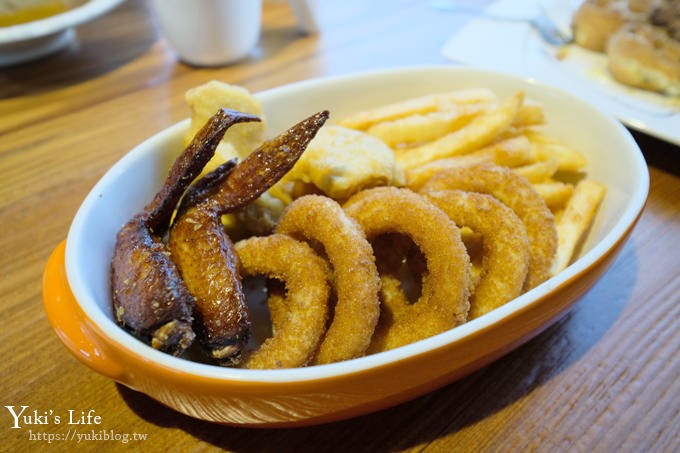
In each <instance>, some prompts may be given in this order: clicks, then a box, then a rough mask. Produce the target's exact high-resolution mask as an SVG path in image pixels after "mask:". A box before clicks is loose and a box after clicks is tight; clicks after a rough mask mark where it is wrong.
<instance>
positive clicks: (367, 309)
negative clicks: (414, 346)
mask: <svg viewBox="0 0 680 453" xmlns="http://www.w3.org/2000/svg"><path fill="white" fill-rule="evenodd" d="M276 232H277V233H282V234H288V235H290V236H292V237H293V238H295V239H298V240H307V241H318V242H319V243H320V244H321V245H322V246H323V249H324V252H325V254H326V256H327V257H328V261H330V264H331V266H332V268H333V274H334V280H335V289H336V293H337V303H336V304H335V308H334V312H333V316H332V319H331V323H330V325H329V327H328V330H327V332H326V336H325V337H324V339H323V341H322V343H321V346H320V347H319V352H318V354H317V356H316V357H315V359H314V360H313V362H312V363H315V364H323V363H331V362H338V361H341V360H348V359H352V358H355V357H360V356H362V355H364V354H365V352H366V349H367V348H368V345H369V344H370V341H371V336H372V335H373V331H374V330H375V326H376V324H377V322H378V316H379V315H380V302H379V299H378V291H379V289H380V279H379V278H378V271H377V269H376V266H375V258H374V257H373V251H372V249H371V245H370V244H369V243H368V241H367V240H366V237H365V236H364V233H363V232H362V231H361V229H360V228H359V226H358V225H357V224H356V222H355V221H354V220H352V219H351V218H350V217H349V216H348V215H347V214H345V212H344V211H343V209H342V207H341V206H340V205H339V204H338V203H337V202H336V201H334V200H332V199H330V198H328V197H324V196H320V195H305V196H303V197H300V198H298V199H296V200H295V201H294V202H293V203H291V204H290V205H289V206H288V207H287V208H286V210H285V211H284V213H283V215H282V216H281V218H280V219H279V224H278V225H277V227H276Z"/></svg>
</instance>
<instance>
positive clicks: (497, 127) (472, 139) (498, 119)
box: [396, 92, 524, 170]
mask: <svg viewBox="0 0 680 453" xmlns="http://www.w3.org/2000/svg"><path fill="white" fill-rule="evenodd" d="M523 100H524V93H522V92H517V93H515V94H514V95H513V96H511V97H510V98H508V99H507V100H505V101H504V102H503V103H501V104H500V105H499V106H498V108H496V109H493V110H490V111H488V112H486V113H483V114H482V115H479V116H478V117H476V118H474V119H473V120H472V121H470V123H469V124H468V125H467V126H465V127H463V128H462V129H459V130H457V131H454V132H451V133H450V134H447V135H445V136H443V137H441V138H439V139H437V140H435V141H433V142H430V143H427V144H425V145H422V146H418V147H415V148H409V149H406V150H401V152H398V153H396V157H397V162H399V163H400V164H401V165H402V166H403V167H404V168H405V169H407V170H408V169H411V168H415V167H417V166H418V165H422V164H425V163H427V162H431V161H433V160H436V159H442V158H444V157H451V156H456V155H461V154H465V153H469V152H471V151H473V150H475V149H478V148H481V147H483V146H486V145H488V144H489V143H491V142H492V141H493V140H494V139H495V138H496V137H497V136H498V135H499V134H500V133H501V132H503V131H504V130H506V129H507V128H508V127H510V125H511V124H512V122H513V121H514V119H515V116H516V115H517V111H518V110H519V108H520V106H521V105H522V102H523Z"/></svg>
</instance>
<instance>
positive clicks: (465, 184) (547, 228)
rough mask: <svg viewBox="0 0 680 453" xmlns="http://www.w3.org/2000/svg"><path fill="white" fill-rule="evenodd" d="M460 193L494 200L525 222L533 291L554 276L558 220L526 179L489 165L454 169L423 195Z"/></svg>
mask: <svg viewBox="0 0 680 453" xmlns="http://www.w3.org/2000/svg"><path fill="white" fill-rule="evenodd" d="M447 189H459V190H464V191H468V192H480V193H486V194H489V195H492V196H494V197H495V198H497V199H498V200H499V201H501V202H502V203H504V204H505V205H507V206H508V207H509V208H510V209H512V210H513V211H515V213H516V214H517V216H518V217H519V218H520V219H522V222H523V223H524V226H525V228H526V231H527V235H528V236H529V247H530V249H529V255H530V258H529V274H528V275H527V280H526V282H525V284H524V289H525V290H529V289H531V288H533V287H535V286H537V285H539V284H540V283H542V282H543V281H545V280H547V279H548V278H549V277H550V276H551V268H552V263H553V260H554V259H555V256H556V253H557V230H556V227H555V219H554V217H553V215H552V213H551V212H550V209H548V207H547V205H546V204H545V201H544V200H543V199H542V198H541V196H540V195H539V194H538V193H537V192H536V190H534V188H533V187H532V186H531V183H529V182H528V181H527V180H526V179H525V178H523V177H522V176H520V175H518V174H516V173H514V172H513V171H512V170H510V169H509V168H506V167H500V166H498V165H493V164H489V163H483V164H478V165H471V166H468V167H459V168H451V169H447V170H445V171H442V172H441V173H438V174H436V175H434V176H433V177H432V178H430V179H429V180H428V181H427V182H426V183H425V184H424V185H423V188H422V190H421V192H423V193H426V192H428V191H437V190H447Z"/></svg>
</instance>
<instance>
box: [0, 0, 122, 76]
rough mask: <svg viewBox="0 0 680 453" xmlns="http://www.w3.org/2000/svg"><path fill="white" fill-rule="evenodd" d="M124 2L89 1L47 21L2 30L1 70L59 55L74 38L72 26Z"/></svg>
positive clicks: (36, 21) (41, 20) (0, 48)
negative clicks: (54, 54) (55, 53)
mask: <svg viewBox="0 0 680 453" xmlns="http://www.w3.org/2000/svg"><path fill="white" fill-rule="evenodd" d="M124 1H125V0H89V1H86V2H85V3H83V4H82V5H80V6H78V7H75V8H73V9H70V10H67V11H65V12H63V13H59V14H56V15H53V16H49V17H46V18H44V19H38V20H34V21H31V22H26V23H21V24H17V25H10V26H7V27H0V67H6V66H12V65H16V64H20V63H25V62H28V61H31V60H35V59H36V58H40V57H43V56H46V55H49V54H51V53H53V52H56V51H57V50H59V49H62V48H63V47H65V46H66V45H67V44H68V43H70V42H71V41H73V39H74V38H75V31H74V30H73V27H75V26H76V25H79V24H82V23H84V22H87V21H90V20H92V19H94V18H96V17H98V16H100V15H102V14H104V13H106V12H108V11H110V10H111V9H113V8H114V7H116V6H118V5H119V4H121V3H123V2H124Z"/></svg>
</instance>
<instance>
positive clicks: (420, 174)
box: [406, 135, 533, 190]
mask: <svg viewBox="0 0 680 453" xmlns="http://www.w3.org/2000/svg"><path fill="white" fill-rule="evenodd" d="M482 162H492V163H495V164H496V165H502V166H505V167H516V166H518V165H523V164H527V163H529V162H533V154H532V150H531V144H530V143H529V140H528V139H527V138H526V137H524V136H522V135H520V136H517V137H512V138H509V139H506V140H502V141H500V142H497V143H493V144H491V145H488V146H486V147H484V148H481V149H478V150H476V151H472V152H470V153H468V154H463V155H462V156H454V157H447V158H444V159H437V160H434V161H432V162H428V163H427V164H424V165H420V166H418V167H415V168H413V169H411V170H407V171H406V180H407V185H408V186H409V187H411V188H413V189H416V190H417V189H418V188H420V187H421V186H422V185H423V184H424V183H425V181H427V180H428V179H430V178H431V177H432V176H434V175H435V174H436V173H439V172H440V171H443V170H446V169H447V168H453V167H460V166H464V165H472V164H478V163H482Z"/></svg>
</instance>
